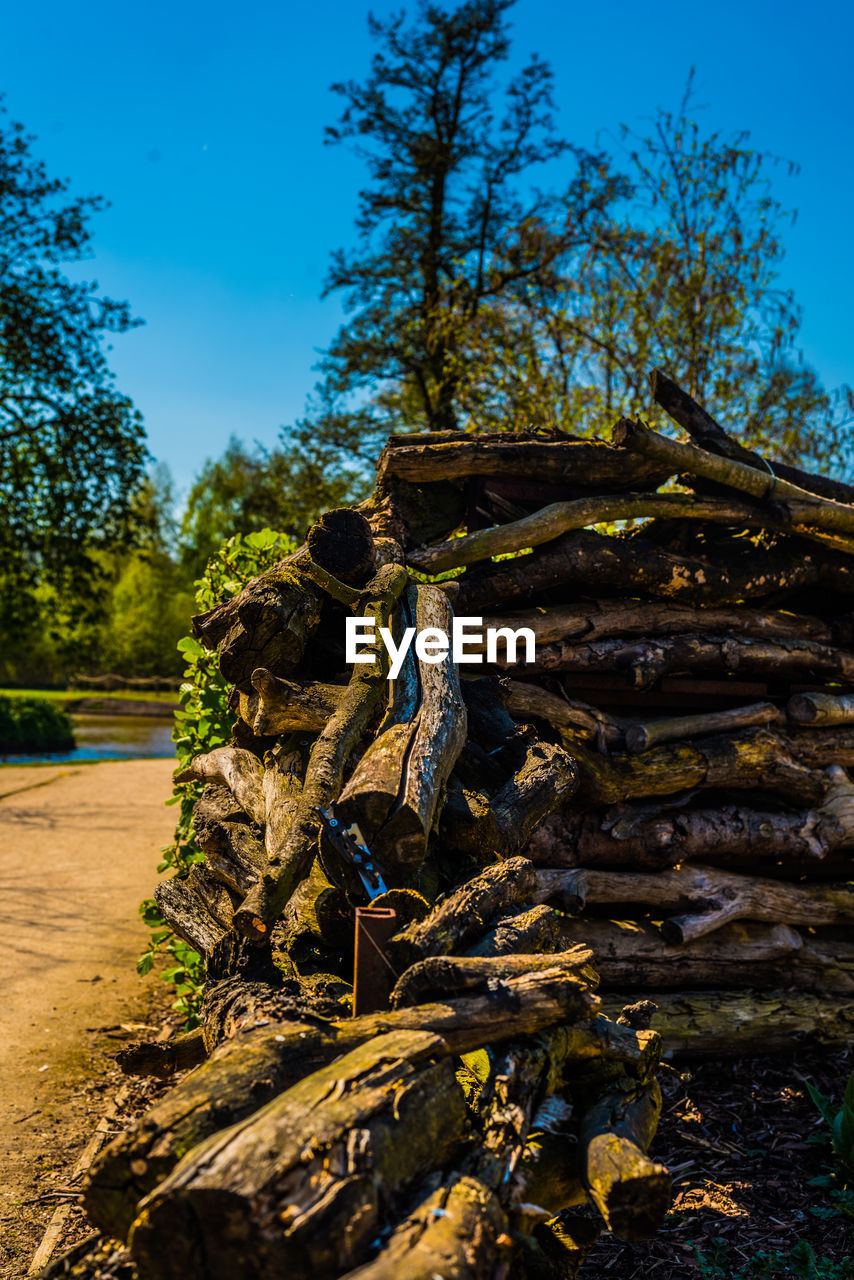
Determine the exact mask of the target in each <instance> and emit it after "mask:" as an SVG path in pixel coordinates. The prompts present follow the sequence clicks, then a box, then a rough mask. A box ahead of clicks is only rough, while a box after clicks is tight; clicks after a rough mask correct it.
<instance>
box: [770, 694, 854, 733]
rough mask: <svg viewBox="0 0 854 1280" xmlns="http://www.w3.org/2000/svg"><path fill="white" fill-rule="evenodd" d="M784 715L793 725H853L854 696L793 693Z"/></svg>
mask: <svg viewBox="0 0 854 1280" xmlns="http://www.w3.org/2000/svg"><path fill="white" fill-rule="evenodd" d="M786 713H787V715H788V717H789V719H790V720H793V721H794V722H795V724H808V725H816V726H818V725H826V724H854V694H851V693H841V694H832V693H795V694H793V695H792V697H791V698H790V699H789V702H788V705H787V707H786Z"/></svg>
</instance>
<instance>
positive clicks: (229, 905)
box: [154, 863, 240, 955]
mask: <svg viewBox="0 0 854 1280" xmlns="http://www.w3.org/2000/svg"><path fill="white" fill-rule="evenodd" d="M154 900H155V902H156V903H157V907H158V910H159V911H160V914H161V915H162V916H163V919H164V920H165V921H166V923H167V924H168V925H169V928H170V929H172V930H173V932H174V933H177V935H178V937H179V938H183V939H184V941H185V942H186V943H187V945H188V946H190V947H192V948H193V950H194V951H198V952H199V954H200V955H206V954H207V953H208V952H209V951H211V950H212V949H213V948H214V947H215V946H216V944H217V943H218V942H219V941H220V939H221V938H222V937H223V936H224V935H225V934H226V933H227V932H228V930H229V928H230V927H231V922H232V919H233V915H234V907H235V905H236V904H237V903H238V902H239V901H240V897H239V895H237V894H233V893H231V892H230V891H229V890H228V889H227V888H226V886H225V885H223V884H220V883H218V882H217V881H216V880H214V878H213V876H212V875H211V874H210V873H209V872H208V871H207V870H206V868H205V867H202V866H199V864H198V863H196V864H195V865H194V866H192V867H191V868H190V871H189V874H188V875H187V876H186V877H182V878H177V877H176V878H175V879H173V880H161V882H160V884H158V885H157V887H156V888H155V890H154Z"/></svg>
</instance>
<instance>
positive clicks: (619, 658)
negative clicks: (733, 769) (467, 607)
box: [498, 635, 854, 689]
mask: <svg viewBox="0 0 854 1280" xmlns="http://www.w3.org/2000/svg"><path fill="white" fill-rule="evenodd" d="M498 665H499V667H501V668H507V667H508V665H510V666H513V668H514V669H518V670H519V672H520V673H521V674H522V675H527V674H529V673H533V672H538V673H544V672H551V671H561V672H573V673H576V674H588V673H589V674H596V673H599V672H620V671H623V672H625V673H626V676H627V677H628V679H629V681H630V682H631V684H632V685H633V686H634V688H636V689H651V688H652V687H653V686H654V685H655V684H657V683H658V681H659V680H660V679H661V678H662V676H667V675H673V674H680V675H681V674H683V673H687V672H699V671H720V672H725V673H726V674H728V675H729V674H733V673H735V672H738V674H739V675H747V676H754V677H757V676H759V677H765V678H766V679H768V678H769V677H770V678H772V679H781V680H786V679H788V680H801V681H809V680H833V681H841V682H843V683H846V684H850V683H851V682H852V681H854V654H851V653H848V652H846V651H845V650H844V649H831V648H829V647H828V646H827V645H818V644H814V643H813V642H812V641H810V640H788V639H786V640H757V639H753V638H752V637H749V636H708V635H706V636H670V637H666V638H663V639H659V640H644V639H637V640H625V639H623V638H622V637H620V638H617V639H613V640H597V641H595V642H594V643H592V644H565V643H560V644H552V645H542V646H540V647H538V648H537V649H536V651H535V656H534V661H533V663H526V662H517V663H512V664H508V662H507V658H506V654H502V653H499V655H498Z"/></svg>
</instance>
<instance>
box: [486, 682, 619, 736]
mask: <svg viewBox="0 0 854 1280" xmlns="http://www.w3.org/2000/svg"><path fill="white" fill-rule="evenodd" d="M506 691H507V692H506V702H507V710H508V711H509V712H510V714H511V715H512V716H513V717H514V718H515V719H516V720H522V721H524V720H528V719H530V718H531V717H534V718H535V719H537V720H545V721H547V723H548V724H550V725H552V727H553V728H555V729H557V730H558V732H559V733H560V734H561V736H562V737H564V739H565V740H568V741H569V742H570V743H571V742H573V741H575V739H576V738H578V737H582V738H585V739H589V740H591V741H593V742H594V743H595V745H596V746H597V747H598V748H602V747H606V746H613V745H615V744H616V743H618V742H621V741H622V740H623V732H624V727H623V724H622V722H621V721H619V720H615V719H614V717H613V716H609V715H608V714H607V713H606V712H604V711H600V710H599V709H598V708H597V707H592V706H590V705H588V703H586V702H578V701H577V700H575V699H572V698H560V697H558V695H557V694H556V693H549V691H548V690H547V689H542V688H541V687H540V686H539V685H537V684H524V683H523V682H522V681H520V680H508V681H507V684H506Z"/></svg>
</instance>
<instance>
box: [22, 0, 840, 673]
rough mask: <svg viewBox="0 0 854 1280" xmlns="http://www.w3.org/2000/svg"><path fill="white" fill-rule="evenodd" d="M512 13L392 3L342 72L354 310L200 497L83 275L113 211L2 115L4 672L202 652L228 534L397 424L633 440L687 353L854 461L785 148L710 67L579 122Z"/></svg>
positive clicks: (788, 455)
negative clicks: (109, 355)
mask: <svg viewBox="0 0 854 1280" xmlns="http://www.w3.org/2000/svg"><path fill="white" fill-rule="evenodd" d="M512 7H513V0H464V2H462V3H458V4H456V5H454V6H451V7H446V6H442V5H439V4H435V3H430V0H419V3H418V4H417V9H416V12H415V14H414V16H412V17H411V18H409V17H407V15H406V14H405V13H401V14H399V15H397V16H395V17H393V18H390V19H388V20H384V21H383V20H379V19H375V18H373V17H371V18H369V20H368V21H369V25H370V32H371V35H372V37H373V40H374V44H375V53H374V56H373V59H372V62H371V66H370V68H369V70H368V72H367V74H366V75H364V76H363V78H362V79H354V80H350V81H347V82H346V83H341V84H336V85H333V90H334V91H335V93H336V94H337V95H338V97H339V98H340V99H341V102H342V105H343V109H342V113H341V115H340V118H339V119H338V121H337V123H336V124H335V125H334V126H332V127H330V128H329V129H328V130H327V134H326V138H327V141H328V142H329V143H330V144H331V145H345V146H349V147H351V148H353V149H354V150H355V152H356V153H357V155H358V156H359V157H360V158H361V159H362V161H363V163H364V166H365V170H366V183H365V185H364V187H363V189H362V190H361V192H360V195H359V206H358V212H357V217H356V222H355V230H354V239H353V244H352V245H351V246H350V247H349V248H347V249H344V250H340V251H338V252H336V253H334V254H333V255H332V260H331V266H330V270H329V274H328V278H327V282H326V293H328V294H335V295H337V296H339V297H340V298H341V299H342V301H343V304H344V308H345V314H346V319H345V322H344V323H343V325H342V326H341V328H340V329H339V331H338V332H337V334H335V335H334V337H333V338H332V341H331V342H330V345H329V348H328V350H327V351H326V353H325V355H324V356H323V358H322V361H321V363H320V366H319V373H320V379H319V382H318V384H317V386H316V388H315V391H314V394H313V396H312V397H311V398H310V400H309V402H308V409H307V412H306V416H305V418H304V419H303V420H301V421H299V422H297V423H295V424H293V425H291V426H290V427H288V428H287V429H283V430H282V431H281V434H280V436H279V439H278V442H277V444H276V445H275V446H274V447H273V448H269V449H268V448H264V447H262V446H260V445H253V446H249V445H247V444H246V443H244V442H242V441H240V440H239V439H237V438H236V437H235V438H233V439H232V440H231V442H230V443H229V445H228V447H227V449H226V450H225V452H224V453H223V455H222V456H221V457H220V458H216V459H208V460H207V461H206V462H204V463H203V465H202V466H201V468H200V470H199V473H198V476H197V478H196V480H195V482H194V484H193V486H192V488H191V490H190V493H189V495H188V498H187V501H186V506H185V509H184V511H183V513H181V514H178V513H176V510H175V502H174V495H173V494H172V490H171V483H170V480H169V477H168V474H167V473H166V472H165V471H164V470H163V469H162V468H161V469H157V468H154V469H152V460H151V459H150V458H149V456H148V453H147V450H146V445H145V436H144V431H143V426H142V422H141V420H140V417H139V415H138V414H137V413H136V411H135V410H134V408H133V405H132V404H131V403H130V401H129V400H128V399H127V398H126V397H125V396H123V395H121V394H120V393H119V392H118V391H117V390H116V388H115V386H114V382H113V378H112V375H111V373H110V370H109V367H108V364H107V359H106V355H105V342H106V341H107V340H108V339H109V337H110V336H111V335H113V334H121V333H122V332H125V331H126V330H127V329H129V328H130V327H132V326H133V325H134V324H136V323H137V321H136V320H135V319H134V317H133V316H132V314H131V312H130V309H129V307H128V305H127V304H125V303H119V302H116V301H114V300H112V299H108V298H104V297H103V296H102V295H101V294H100V292H99V290H98V288H97V285H96V284H94V283H79V282H72V281H71V280H69V279H68V278H67V277H66V275H64V274H63V270H62V266H63V264H67V263H75V262H78V261H79V260H80V259H82V258H85V257H86V256H87V254H88V253H89V251H90V247H91V235H90V230H89V219H90V216H91V215H92V214H93V213H95V212H96V211H97V209H98V208H99V207H100V206H101V203H102V202H101V201H99V200H97V199H92V198H71V197H69V195H68V193H67V186H66V183H64V182H62V181H59V180H55V179H51V178H50V177H49V176H48V175H47V173H46V171H45V169H44V166H43V165H42V164H41V163H40V162H39V161H37V160H36V159H35V158H34V156H33V153H32V140H31V139H30V138H29V137H28V136H27V135H26V133H25V132H24V130H23V129H22V127H21V126H20V125H18V124H14V123H10V122H9V121H8V118H7V117H5V116H4V115H2V114H0V551H2V560H0V575H2V590H0V630H2V638H3V646H2V652H0V682H6V683H9V682H14V683H17V684H29V683H36V682H38V683H50V682H58V681H61V680H63V679H65V678H66V676H67V675H68V673H69V672H70V671H72V670H74V669H85V670H88V671H90V672H91V671H95V670H101V671H103V670H109V669H113V670H117V671H119V672H121V673H123V674H126V675H129V676H130V675H142V674H150V673H154V672H157V673H160V674H169V673H171V672H177V671H179V670H180V665H181V664H180V662H179V661H178V657H177V654H176V652H175V642H176V640H177V639H178V637H179V636H180V635H181V634H182V633H183V632H184V631H185V630H186V622H187V618H188V615H189V614H190V613H191V612H192V588H193V582H194V580H195V579H197V578H198V577H199V576H200V575H201V574H202V572H203V570H204V566H205V563H206V561H207V559H208V558H209V556H210V555H211V554H212V553H213V552H214V551H215V550H216V548H217V547H218V546H219V544H220V543H221V541H222V540H223V539H224V538H227V537H229V536H232V535H234V534H235V533H238V532H239V533H241V534H248V533H251V532H253V531H255V530H258V529H261V528H265V527H272V528H275V529H277V530H279V531H281V532H283V533H288V534H291V535H293V536H294V537H295V538H297V539H301V538H302V535H303V533H304V531H305V529H306V528H307V526H308V525H309V524H310V523H311V522H312V520H313V519H314V518H315V517H316V516H317V514H318V513H319V512H320V511H322V510H324V509H326V508H328V507H330V506H334V505H339V504H341V503H343V502H346V501H350V500H352V499H354V498H358V497H360V496H361V495H362V494H363V493H364V492H365V490H366V488H367V486H368V484H369V477H370V470H371V464H372V463H373V461H374V459H375V458H376V456H377V454H378V452H379V449H380V448H381V445H382V441H383V439H384V437H385V436H386V435H387V434H388V433H389V432H390V431H416V430H441V431H446V430H452V431H453V430H464V431H480V430H533V431H551V430H556V429H560V430H563V431H569V432H571V433H573V434H576V435H584V434H596V433H601V432H607V430H608V429H609V428H610V426H611V425H612V423H613V422H614V421H615V420H616V419H617V418H618V417H620V416H621V415H624V414H638V413H643V414H644V415H645V416H647V417H649V418H652V419H654V418H655V416H656V415H655V412H654V410H653V408H652V407H651V406H650V403H649V397H648V392H647V382H646V378H647V374H648V371H649V370H650V369H651V368H652V367H653V366H660V367H663V368H664V369H665V370H667V371H668V372H669V373H670V374H671V376H672V377H674V378H675V379H676V380H677V381H678V382H679V383H680V384H681V385H683V386H684V387H685V388H686V390H688V391H690V392H691V394H692V395H694V396H695V397H696V398H698V399H699V400H701V401H702V402H703V403H704V404H705V405H706V407H707V408H708V409H709V410H710V411H711V412H712V413H713V414H714V415H715V416H717V417H718V418H719V419H720V421H721V422H722V424H723V425H724V426H725V427H726V428H727V429H728V430H729V431H730V432H731V433H732V434H734V435H735V436H737V437H739V438H740V439H742V440H743V441H744V442H745V443H747V444H748V445H750V446H753V447H756V448H759V449H762V450H765V451H767V452H768V453H769V454H770V455H773V456H775V457H777V458H779V459H783V460H786V461H789V462H797V463H801V464H804V463H807V464H816V463H818V464H820V465H821V466H822V467H823V468H824V469H826V470H828V471H830V472H836V473H842V472H844V471H845V470H846V469H847V468H848V467H849V463H850V455H849V447H848V444H847V441H848V437H849V435H850V431H849V430H848V425H849V423H850V419H851V414H852V409H854V402H852V395H851V392H850V390H849V389H848V388H842V389H841V390H839V391H838V392H835V393H834V394H831V393H830V392H829V391H828V390H827V389H826V388H824V387H823V386H822V384H821V382H820V380H819V378H818V376H817V375H816V373H815V371H814V370H813V369H812V368H810V366H809V365H808V364H807V363H805V362H804V360H803V359H802V357H801V355H800V351H799V348H798V336H799V329H800V323H801V313H800V310H799V308H798V305H797V302H796V300H795V298H794V296H793V295H792V293H791V291H790V290H788V289H787V288H786V287H785V283H784V280H783V277H782V274H781V272H782V263H783V234H784V229H785V226H786V222H787V219H788V215H787V213H786V211H785V210H784V209H783V208H782V207H781V205H780V203H779V202H778V201H777V199H776V198H775V196H774V194H773V190H772V187H771V183H770V178H771V176H772V175H773V172H774V167H775V165H777V164H779V163H781V162H779V161H777V160H775V158H774V157H772V156H770V155H767V154H765V153H763V152H761V151H757V150H755V149H754V148H753V147H752V146H751V143H750V139H749V135H748V134H747V133H746V132H743V133H740V134H738V135H735V136H725V135H723V134H721V133H720V132H716V131H714V130H707V129H705V128H704V127H703V124H702V117H701V116H700V115H699V114H698V112H697V110H696V104H695V94H694V86H693V80H692V77H691V76H689V78H688V81H687V85H686V90H685V94H684V96H683V98H682V101H681V102H680V103H679V104H678V106H677V107H676V108H675V110H665V109H659V111H658V112H657V114H656V115H655V116H654V117H653V119H652V121H651V124H650V125H649V127H648V128H647V129H646V131H644V132H642V133H637V132H636V131H634V130H633V129H631V128H629V127H628V126H626V127H623V128H622V129H620V130H619V131H618V133H617V134H616V135H615V137H614V139H613V141H612V143H611V144H610V145H609V147H608V148H604V147H596V148H594V149H591V148H590V147H585V146H582V145H580V143H578V142H577V141H572V140H570V139H567V138H565V137H563V136H562V135H561V134H560V133H559V132H558V129H557V125H556V123H555V118H554V106H553V99H552V84H553V77H552V72H551V70H550V68H549V66H548V65H547V64H546V63H545V62H543V61H542V60H541V59H539V58H538V57H536V56H535V57H533V58H531V59H530V60H529V61H528V62H527V63H526V64H525V65H524V66H522V69H521V70H519V71H518V72H517V73H516V74H515V75H512V76H510V77H509V78H505V80H504V81H503V82H502V80H501V73H502V72H503V70H504V68H505V65H506V64H507V62H508V59H509V57H510V54H511V38H510V37H511V33H510V26H509V19H508V15H509V11H510V10H511V9H512ZM0 113H2V104H0ZM37 677H40V679H38V680H37Z"/></svg>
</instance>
